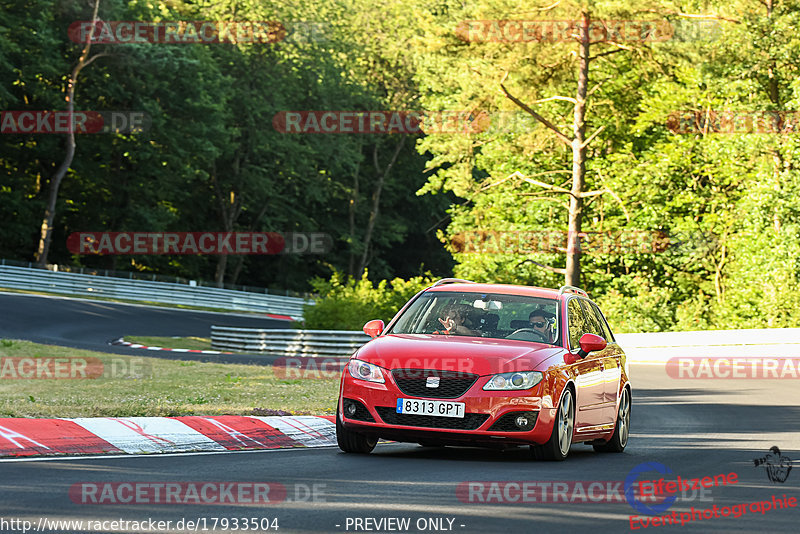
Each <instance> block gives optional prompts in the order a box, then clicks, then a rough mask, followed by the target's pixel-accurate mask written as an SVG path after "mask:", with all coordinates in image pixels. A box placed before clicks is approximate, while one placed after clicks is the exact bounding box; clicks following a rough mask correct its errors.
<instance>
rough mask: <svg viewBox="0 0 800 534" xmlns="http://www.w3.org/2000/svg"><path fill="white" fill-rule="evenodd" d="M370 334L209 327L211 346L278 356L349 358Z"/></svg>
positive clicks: (338, 331) (340, 331) (343, 331)
mask: <svg viewBox="0 0 800 534" xmlns="http://www.w3.org/2000/svg"><path fill="white" fill-rule="evenodd" d="M369 340H370V338H369V336H367V335H366V334H364V333H363V332H357V331H356V332H351V331H348V330H279V329H275V330H272V329H270V330H262V329H259V328H235V327H230V326H212V327H211V347H212V348H214V349H218V350H234V351H240V352H260V353H263V354H273V355H279V356H318V357H329V358H330V357H334V358H335V357H340V358H349V357H350V356H351V355H352V354H353V353H354V352H355V351H356V350H357V349H358V348H359V347H361V346H362V345H363V344H364V343H366V342H367V341H369Z"/></svg>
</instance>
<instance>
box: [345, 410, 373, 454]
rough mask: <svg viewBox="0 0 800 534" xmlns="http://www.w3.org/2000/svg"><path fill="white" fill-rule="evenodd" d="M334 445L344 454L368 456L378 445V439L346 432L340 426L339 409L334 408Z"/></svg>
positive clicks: (358, 433) (346, 430)
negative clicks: (337, 445)
mask: <svg viewBox="0 0 800 534" xmlns="http://www.w3.org/2000/svg"><path fill="white" fill-rule="evenodd" d="M336 443H338V444H339V448H340V449H341V450H342V451H344V452H349V453H354V454H369V453H371V452H372V449H374V448H375V445H377V444H378V438H374V437H370V436H365V435H364V434H361V433H360V432H353V431H352V430H348V429H346V428H345V427H344V425H342V421H341V419H340V418H339V407H338V406H337V407H336Z"/></svg>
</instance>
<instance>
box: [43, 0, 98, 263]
mask: <svg viewBox="0 0 800 534" xmlns="http://www.w3.org/2000/svg"><path fill="white" fill-rule="evenodd" d="M99 7H100V0H95V2H94V9H93V11H92V19H91V28H92V29H91V31H90V32H89V34H88V35H87V36H86V44H85V45H84V46H83V51H82V52H81V55H80V57H79V58H78V63H77V64H76V65H75V68H73V69H72V73H71V74H70V76H69V78H68V79H67V87H66V92H67V94H66V97H65V100H66V102H67V112H68V116H69V117H70V120H71V118H72V116H73V112H74V111H75V89H76V86H77V84H78V75H79V74H80V73H81V71H82V70H83V69H84V68H86V67H88V66H89V65H91V64H92V63H93V62H94V61H95V60H96V59H97V58H99V57H103V56H105V55H107V54H106V53H105V52H100V53H98V54H94V55H93V56H89V53H90V51H91V48H92V40H93V38H94V32H95V30H96V23H97V21H98V18H97V11H98V8H99ZM66 136H67V137H66V139H67V153H66V154H65V155H64V160H63V161H62V162H61V165H59V167H58V169H57V170H56V172H55V174H54V175H53V177H52V178H51V179H50V191H49V194H48V200H47V208H46V209H45V212H44V219H43V220H42V227H41V234H40V237H39V246H38V248H37V251H36V254H35V257H36V261H37V263H38V264H39V265H40V266H42V267H44V266H45V265H47V256H48V253H49V251H50V241H51V238H52V232H53V220H54V219H55V216H56V201H57V200H58V190H59V188H60V187H61V181H62V180H63V179H64V176H66V174H67V171H68V170H69V168H70V165H72V159H73V158H74V157H75V128H74V123H73V124H72V125H71V127H70V128H69V132H68V133H67V134H66Z"/></svg>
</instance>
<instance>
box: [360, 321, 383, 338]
mask: <svg viewBox="0 0 800 534" xmlns="http://www.w3.org/2000/svg"><path fill="white" fill-rule="evenodd" d="M381 332H383V321H381V320H380V319H373V320H371V321H369V322H368V323H367V324H365V325H364V333H365V334H367V335H368V336H369V337H371V338H372V339H375V338H376V337H378V336H379V335H380V333H381Z"/></svg>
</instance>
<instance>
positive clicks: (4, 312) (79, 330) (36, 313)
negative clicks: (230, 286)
mask: <svg viewBox="0 0 800 534" xmlns="http://www.w3.org/2000/svg"><path fill="white" fill-rule="evenodd" d="M288 324H289V323H288V322H287V321H280V320H277V319H270V318H267V317H259V316H257V315H246V314H236V313H215V312H205V311H193V310H179V309H174V308H162V307H157V306H142V305H138V304H122V303H116V302H105V301H98V300H83V299H73V298H67V297H50V296H40V295H28V294H21V293H5V292H0V338H6V339H24V340H28V341H34V342H36V343H44V344H51V345H60V346H65V347H73V348H77V349H87V350H95V351H100V352H110V353H114V354H127V355H132V356H147V357H152V358H168V359H180V360H197V361H215V362H224V363H255V364H258V363H262V364H263V363H270V362H271V361H272V360H273V359H274V357H268V356H264V355H238V354H237V355H202V354H191V353H171V352H159V351H145V350H141V349H131V348H127V347H122V346H112V345H109V344H108V343H109V341H111V340H114V339H117V338H119V337H121V336H159V337H161V336H164V337H169V336H180V337H187V336H196V337H210V336H211V325H226V326H240V327H252V328H287V326H288Z"/></svg>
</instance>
